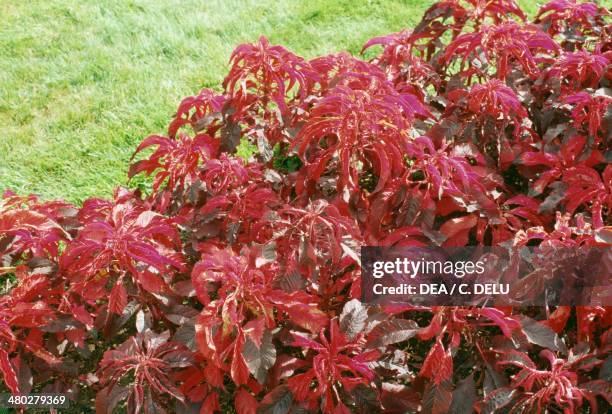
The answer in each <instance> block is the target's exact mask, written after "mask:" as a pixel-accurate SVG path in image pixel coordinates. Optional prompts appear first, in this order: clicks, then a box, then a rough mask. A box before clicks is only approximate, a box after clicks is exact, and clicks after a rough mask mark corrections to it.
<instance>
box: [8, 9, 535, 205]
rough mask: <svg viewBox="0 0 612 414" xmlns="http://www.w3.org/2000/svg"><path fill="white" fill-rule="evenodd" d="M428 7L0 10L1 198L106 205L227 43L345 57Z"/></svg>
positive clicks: (217, 78) (222, 56)
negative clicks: (9, 194) (261, 40)
mask: <svg viewBox="0 0 612 414" xmlns="http://www.w3.org/2000/svg"><path fill="white" fill-rule="evenodd" d="M521 3H522V4H523V5H525V9H526V10H528V11H533V10H535V8H536V6H535V5H534V4H533V2H531V1H530V0H521ZM430 4H432V1H426V0H369V1H368V0H308V1H302V0H250V1H248V0H244V1H238V0H219V1H217V0H197V1H196V0H184V1H178V0H139V1H125V0H123V1H117V0H94V1H92V0H64V1H57V0H44V1H40V0H32V1H16V0H0V16H1V18H0V126H1V127H2V135H1V136H0V189H3V188H11V189H13V190H15V191H17V192H19V193H24V194H25V193H36V194H40V195H42V196H43V197H44V198H47V199H49V198H58V197H60V198H64V199H67V200H70V201H74V202H80V201H82V200H84V199H85V198H87V197H91V196H109V195H110V194H111V193H112V189H113V188H114V187H115V186H117V185H124V184H126V182H127V179H126V171H127V166H128V162H129V158H130V156H131V154H132V151H133V149H134V148H135V146H136V145H137V143H138V142H139V141H140V140H142V139H143V138H144V137H145V136H147V135H149V134H153V133H160V132H163V131H164V129H165V127H166V125H167V123H168V121H169V119H170V117H171V116H172V114H173V112H174V111H175V109H176V107H177V105H178V103H179V101H180V99H181V98H182V97H184V96H187V95H192V94H194V93H197V91H199V89H201V88H202V87H213V88H218V87H219V85H220V83H221V81H222V79H223V77H224V74H225V73H226V72H227V60H228V57H229V55H230V53H231V51H232V50H233V48H234V47H235V46H236V45H237V44H239V43H242V42H250V41H254V40H256V39H257V38H258V37H259V35H262V34H263V35H266V36H267V37H268V38H269V39H270V40H271V41H272V42H273V43H281V44H283V45H285V46H286V47H288V48H289V49H291V50H293V51H294V52H296V53H298V54H300V55H303V56H305V57H308V58H311V57H314V56H318V55H321V54H326V53H330V52H336V51H341V50H348V51H349V52H351V53H355V54H356V53H358V52H359V50H360V49H361V46H362V44H363V43H364V42H365V41H366V40H367V39H369V38H371V37H373V36H376V35H381V34H385V33H389V32H392V31H398V30H400V29H402V28H406V27H413V26H414V25H415V24H416V23H417V22H418V20H419V19H420V17H421V15H422V13H423V11H424V10H425V9H426V8H427V7H428V6H429V5H430Z"/></svg>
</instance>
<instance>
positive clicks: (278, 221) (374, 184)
mask: <svg viewBox="0 0 612 414" xmlns="http://www.w3.org/2000/svg"><path fill="white" fill-rule="evenodd" d="M609 16H610V13H609V11H608V10H607V9H605V8H602V7H598V6H597V5H595V4H593V3H577V2H575V1H573V0H554V1H552V2H550V3H548V4H547V5H545V6H543V7H542V8H541V10H540V12H539V13H538V15H537V16H536V18H535V20H534V21H533V22H531V23H528V22H526V17H525V15H524V14H523V12H522V11H521V10H520V9H519V7H518V6H517V5H516V4H515V2H514V1H513V0H496V1H481V0H465V1H443V2H439V3H436V4H434V5H433V6H432V7H431V8H430V9H429V10H427V12H426V13H425V15H424V16H423V19H422V21H421V22H420V23H419V24H418V25H417V27H416V28H414V29H413V30H404V31H402V32H400V33H395V34H391V35H388V36H382V37H378V38H375V39H372V40H370V41H369V42H367V43H366V45H365V46H364V49H370V48H378V49H377V50H378V51H379V53H378V55H377V56H376V57H375V58H373V59H372V60H371V61H364V60H360V59H358V58H355V57H353V56H350V55H348V54H346V53H339V54H335V55H329V56H324V57H320V58H316V59H313V60H310V61H309V60H305V59H303V58H301V57H299V56H297V55H295V54H293V53H291V52H289V51H287V50H286V49H285V48H283V47H282V46H276V45H271V44H270V43H269V42H268V41H267V40H266V39H265V38H261V39H260V40H259V41H258V42H257V43H255V44H247V45H241V46H239V47H238V48H237V49H236V50H235V51H234V53H233V54H232V57H231V62H230V63H231V69H230V72H229V74H228V76H227V78H226V79H225V81H224V82H223V90H222V92H215V91H213V90H209V89H205V90H203V91H201V92H200V94H198V95H196V96H191V97H188V98H185V99H184V100H183V101H182V102H181V103H180V105H179V107H178V110H177V113H176V115H175V116H174V119H172V121H171V122H170V125H169V128H168V134H167V136H151V137H148V138H146V139H145V140H144V141H143V142H142V144H141V145H140V146H139V147H138V148H137V150H136V154H135V156H137V157H138V158H139V160H138V161H136V162H134V163H133V164H132V166H131V168H130V170H129V176H130V177H134V176H136V175H139V174H145V175H147V176H152V177H153V184H152V190H151V193H150V194H144V195H143V194H141V193H140V192H139V191H137V190H136V191H130V190H127V189H122V188H120V189H118V190H117V191H116V193H115V195H114V198H113V199H112V200H102V199H90V200H87V201H86V202H85V203H84V205H83V206H82V207H81V208H77V207H75V206H72V205H69V204H67V203H64V202H61V201H53V202H42V201H39V200H37V199H36V198H35V197H19V196H17V195H15V194H13V193H10V192H6V193H5V195H4V197H3V199H2V201H1V204H0V252H1V255H0V257H1V259H2V263H0V266H1V267H0V274H3V275H5V283H4V287H3V292H4V294H3V295H2V296H1V297H0V344H1V346H0V371H1V372H2V375H3V378H4V386H3V387H4V388H6V390H7V391H10V392H12V393H15V394H18V393H19V394H27V393H30V392H61V393H65V394H68V395H69V396H70V398H71V399H72V400H73V405H75V404H76V406H77V407H87V406H88V405H89V404H90V402H89V401H92V400H93V398H94V395H93V393H94V392H95V393H97V397H95V401H96V411H97V412H100V413H106V412H113V411H114V410H117V409H119V407H121V406H123V407H125V409H127V411H128V412H145V413H153V412H176V413H193V412H200V413H202V414H204V413H212V412H215V411H218V410H221V411H229V410H232V408H231V407H234V408H233V409H235V410H236V411H237V412H238V413H239V414H251V413H255V412H260V413H289V412H292V413H296V412H323V413H326V414H327V413H334V414H339V413H348V412H364V413H366V412H367V413H370V412H377V411H384V412H389V413H393V412H398V413H399V412H417V411H421V412H427V413H446V412H452V413H470V412H473V411H474V410H475V411H477V412H480V413H490V412H517V413H518V412H543V411H546V412H564V413H570V412H577V411H580V410H583V411H586V410H590V411H589V412H597V411H598V409H599V410H605V407H606V406H608V404H610V400H611V398H612V395H611V393H610V368H611V364H612V356H611V355H610V353H611V351H612V330H611V329H610V324H611V322H612V312H611V311H610V309H609V308H607V307H594V306H591V307H586V306H585V307H573V308H572V307H567V306H558V307H546V308H544V307H542V308H529V309H522V308H511V307H509V308H468V307H403V308H401V309H400V308H394V309H382V308H380V307H374V306H368V305H366V304H362V303H361V302H360V301H359V300H358V298H360V294H361V291H360V289H361V283H360V282H361V271H360V266H359V255H358V253H357V252H358V251H359V247H360V246H363V245H379V246H394V245H417V246H422V245H435V246H465V245H493V246H500V245H501V246H509V245H514V246H526V245H529V246H540V247H547V246H565V247H572V246H575V247H587V246H610V245H611V244H612V226H611V223H612V216H611V212H612V166H611V165H610V163H609V161H610V159H611V156H612V152H611V148H610V143H611V142H612V140H611V137H610V131H612V128H610V126H611V125H610V123H611V121H612V116H611V110H610V108H611V105H610V104H611V103H612V98H611V97H610V93H609V91H610V89H609V87H610V82H611V81H612V69H611V65H610V63H611V60H612V37H611V36H612V31H611V26H610V23H609ZM241 142H242V143H245V142H247V143H249V144H250V145H251V146H252V147H253V148H256V150H255V151H254V152H253V153H252V154H251V156H250V158H249V159H248V160H243V159H242V158H240V157H238V156H237V155H236V149H237V147H238V146H239V145H240V144H241ZM79 404H80V405H79ZM83 410H84V408H83Z"/></svg>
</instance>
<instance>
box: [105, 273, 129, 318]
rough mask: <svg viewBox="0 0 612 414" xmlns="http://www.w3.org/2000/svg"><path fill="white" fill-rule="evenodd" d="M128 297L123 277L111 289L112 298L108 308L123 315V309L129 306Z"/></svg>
mask: <svg viewBox="0 0 612 414" xmlns="http://www.w3.org/2000/svg"><path fill="white" fill-rule="evenodd" d="M127 302H128V297H127V292H126V290H125V287H124V286H123V281H122V279H118V280H117V282H116V283H115V286H113V289H112V290H111V294H110V298H109V300H108V308H109V310H110V311H111V312H114V313H116V314H117V315H122V314H123V310H124V309H125V307H126V306H127Z"/></svg>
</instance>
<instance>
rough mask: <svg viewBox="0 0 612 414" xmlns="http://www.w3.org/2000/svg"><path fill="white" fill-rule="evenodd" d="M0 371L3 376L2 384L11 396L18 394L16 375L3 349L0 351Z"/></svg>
mask: <svg viewBox="0 0 612 414" xmlns="http://www.w3.org/2000/svg"><path fill="white" fill-rule="evenodd" d="M0 371H2V375H3V376H4V383H5V384H6V386H7V388H8V389H9V390H10V391H11V392H12V393H13V394H19V380H18V378H17V373H16V372H15V369H14V368H13V365H12V364H11V361H10V360H9V355H8V353H7V352H6V351H5V350H4V349H0Z"/></svg>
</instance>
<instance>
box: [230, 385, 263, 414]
mask: <svg viewBox="0 0 612 414" xmlns="http://www.w3.org/2000/svg"><path fill="white" fill-rule="evenodd" d="M234 398H235V399H234V406H235V407H236V412H237V413H238V414H256V412H257V406H258V404H257V400H256V399H255V397H253V396H252V395H251V393H250V392H248V391H247V390H245V389H244V388H240V389H239V390H238V392H237V393H236V396H235V397H234Z"/></svg>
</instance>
